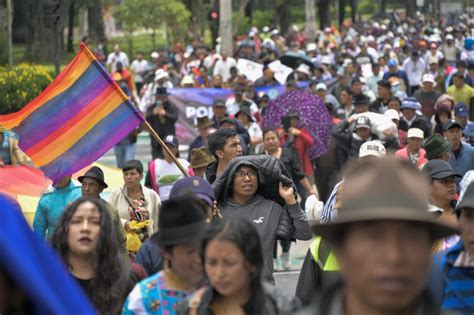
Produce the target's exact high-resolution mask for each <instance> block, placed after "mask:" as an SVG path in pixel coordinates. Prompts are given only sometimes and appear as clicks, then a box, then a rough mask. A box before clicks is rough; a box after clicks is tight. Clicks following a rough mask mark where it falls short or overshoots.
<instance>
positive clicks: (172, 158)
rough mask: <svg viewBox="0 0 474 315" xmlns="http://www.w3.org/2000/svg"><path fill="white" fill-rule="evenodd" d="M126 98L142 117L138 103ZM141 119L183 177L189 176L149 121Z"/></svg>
mask: <svg viewBox="0 0 474 315" xmlns="http://www.w3.org/2000/svg"><path fill="white" fill-rule="evenodd" d="M128 99H129V100H130V101H131V102H132V104H133V105H135V108H136V109H137V110H138V112H139V113H140V115H142V117H143V114H142V113H141V111H140V108H139V107H138V104H137V103H136V101H135V99H131V98H128ZM143 120H144V122H143V126H144V127H145V129H146V130H147V131H148V132H149V133H150V134H151V136H152V137H153V138H155V140H156V141H158V143H159V144H160V146H161V148H163V150H165V151H166V153H168V155H169V156H170V157H171V160H172V161H173V163H174V164H176V166H177V167H178V168H179V170H180V171H181V173H183V175H184V176H185V177H189V174H188V171H187V170H186V169H185V168H184V167H183V165H181V163H180V162H179V161H178V159H177V158H176V157H175V156H174V154H173V153H172V152H171V150H170V149H169V148H168V146H167V145H166V144H165V143H164V142H163V140H162V139H161V137H160V136H159V135H158V134H157V133H156V131H155V129H153V127H152V126H151V125H150V123H149V122H148V121H147V120H146V119H143Z"/></svg>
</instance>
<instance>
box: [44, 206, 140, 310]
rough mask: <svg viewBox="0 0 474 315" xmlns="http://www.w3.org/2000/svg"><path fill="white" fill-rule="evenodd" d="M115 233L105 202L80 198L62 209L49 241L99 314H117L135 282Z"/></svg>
mask: <svg viewBox="0 0 474 315" xmlns="http://www.w3.org/2000/svg"><path fill="white" fill-rule="evenodd" d="M115 233H117V231H116V228H115V226H114V225H113V223H112V218H111V216H110V214H109V211H108V209H107V206H106V205H105V203H104V202H103V201H101V200H100V199H97V198H94V197H81V198H79V199H77V200H76V201H74V202H73V203H71V204H70V205H69V206H68V207H67V208H66V210H65V211H64V213H63V215H62V216H61V219H60V220H59V222H58V225H57V228H56V230H55V232H54V234H53V237H52V240H51V241H52V246H53V247H54V249H55V250H56V251H57V252H58V254H59V255H60V256H61V258H62V259H63V260H64V262H65V263H66V265H67V266H68V267H69V271H70V273H71V275H72V276H73V277H74V278H75V279H76V280H77V281H78V282H79V283H80V284H81V286H82V287H83V289H84V291H85V292H86V294H87V295H88V296H89V298H90V300H91V301H92V303H93V304H94V306H95V307H96V309H97V310H98V311H99V313H100V314H119V313H120V310H121V307H122V302H123V301H124V300H125V297H126V296H127V294H128V292H129V291H130V290H131V289H132V288H133V285H134V282H135V277H134V274H133V272H132V271H131V268H130V265H129V263H128V262H127V260H126V259H125V257H124V256H123V253H122V252H121V249H120V246H119V244H118V243H117V241H116V240H117V238H116V236H115Z"/></svg>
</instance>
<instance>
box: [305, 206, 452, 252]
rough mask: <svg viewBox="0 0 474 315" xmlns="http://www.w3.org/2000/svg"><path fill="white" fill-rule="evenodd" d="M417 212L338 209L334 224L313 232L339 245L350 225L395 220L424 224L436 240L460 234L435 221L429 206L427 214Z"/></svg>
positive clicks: (316, 225) (319, 227)
mask: <svg viewBox="0 0 474 315" xmlns="http://www.w3.org/2000/svg"><path fill="white" fill-rule="evenodd" d="M415 211H417V209H411V208H400V207H385V208H381V207H379V208H376V209H374V208H372V209H371V208H366V209H359V210H358V211H353V213H350V212H351V211H345V210H342V209H338V214H337V219H336V220H335V221H334V222H330V223H325V224H314V225H313V226H312V230H313V233H314V234H315V235H319V236H321V237H322V238H323V239H325V240H327V241H328V242H330V243H337V241H338V240H339V238H340V236H341V232H342V231H343V230H344V229H345V228H346V227H347V225H348V224H353V223H358V222H368V221H369V222H370V221H382V220H394V221H407V222H416V223H420V224H424V225H425V226H426V227H427V228H428V229H429V230H430V231H431V233H432V236H433V238H434V239H436V240H437V239H442V238H444V237H447V236H450V235H453V234H457V233H459V231H458V230H457V229H456V228H455V227H453V226H449V225H445V224H442V223H438V222H437V221H435V218H436V216H434V215H433V213H432V212H429V211H428V206H426V211H425V213H414V212H415Z"/></svg>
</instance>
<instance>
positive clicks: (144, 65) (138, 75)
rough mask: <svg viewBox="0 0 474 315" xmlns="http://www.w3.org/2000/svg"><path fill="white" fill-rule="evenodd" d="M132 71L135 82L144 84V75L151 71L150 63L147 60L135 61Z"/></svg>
mask: <svg viewBox="0 0 474 315" xmlns="http://www.w3.org/2000/svg"><path fill="white" fill-rule="evenodd" d="M130 69H131V70H132V72H133V74H134V75H135V78H134V80H135V82H138V83H141V82H143V74H144V73H145V72H146V71H147V70H149V69H150V65H149V64H148V61H146V60H145V59H142V60H138V59H135V60H134V61H132V65H131V66H130Z"/></svg>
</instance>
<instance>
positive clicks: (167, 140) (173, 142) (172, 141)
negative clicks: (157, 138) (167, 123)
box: [163, 135, 179, 147]
mask: <svg viewBox="0 0 474 315" xmlns="http://www.w3.org/2000/svg"><path fill="white" fill-rule="evenodd" d="M163 142H164V143H165V144H171V145H172V146H175V147H178V146H179V142H178V138H176V137H175V136H173V135H167V136H166V138H165V141H163Z"/></svg>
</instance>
